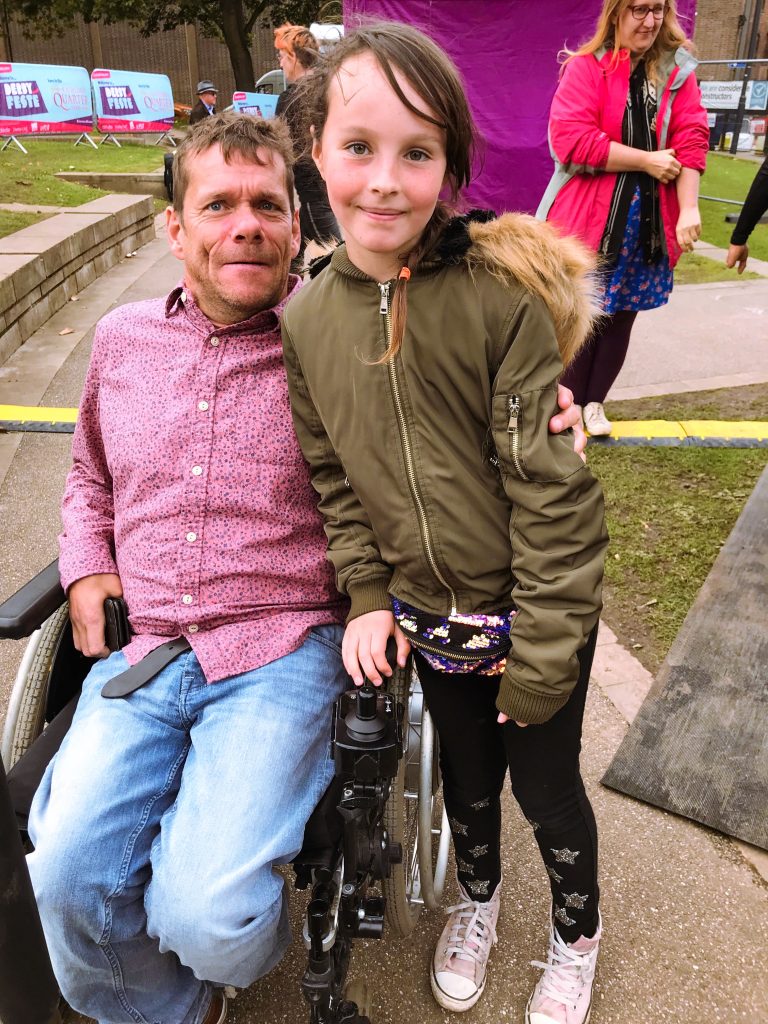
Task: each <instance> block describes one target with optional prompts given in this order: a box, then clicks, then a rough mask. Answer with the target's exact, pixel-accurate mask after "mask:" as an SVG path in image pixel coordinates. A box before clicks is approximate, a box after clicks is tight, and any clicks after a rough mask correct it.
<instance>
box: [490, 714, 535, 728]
mask: <svg viewBox="0 0 768 1024" xmlns="http://www.w3.org/2000/svg"><path fill="white" fill-rule="evenodd" d="M496 721H497V722H498V723H499V725H504V723H505V722H508V721H509V715H505V714H504V712H503V711H500V712H499V717H498V718H497V719H496ZM515 725H519V726H520V728H521V729H527V728H528V722H515Z"/></svg>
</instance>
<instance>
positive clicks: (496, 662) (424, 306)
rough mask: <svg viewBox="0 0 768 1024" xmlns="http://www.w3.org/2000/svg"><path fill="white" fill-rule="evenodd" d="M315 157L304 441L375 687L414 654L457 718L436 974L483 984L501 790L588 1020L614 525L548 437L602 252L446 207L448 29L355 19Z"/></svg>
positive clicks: (546, 1009) (454, 999)
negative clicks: (606, 606)
mask: <svg viewBox="0 0 768 1024" xmlns="http://www.w3.org/2000/svg"><path fill="white" fill-rule="evenodd" d="M308 82H309V85H308V87H307V88H308V91H307V104H308V106H307V109H308V110H309V111H310V113H311V125H312V132H313V138H314V147H313V156H314V159H315V161H316V163H317V166H318V167H319V169H320V171H321V173H322V175H323V177H324V178H325V181H326V184H327V187H328V196H329V199H330V203H331V206H332V208H333V211H334V213H335V215H336V217H337V219H338V221H339V224H340V225H341V228H342V231H343V234H344V238H345V239H346V242H345V244H344V245H341V246H339V247H338V248H337V249H335V250H334V252H333V254H332V255H331V256H330V257H327V258H325V259H324V261H323V266H322V268H321V269H320V270H319V272H317V273H316V275H315V277H314V279H313V280H312V281H311V282H310V283H309V284H308V285H307V286H306V287H305V288H303V289H302V291H301V292H300V293H299V294H298V296H297V297H296V298H295V299H293V300H292V301H291V303H290V304H289V306H288V308H287V310H286V312H285V314H284V317H283V340H284V349H285V361H286V367H287V371H288V382H289V388H290V391H291V399H292V403H293V409H294V420H295V425H296V430H297V433H298V437H299V440H300V442H301V445H302V448H303V450H304V453H305V455H306V457H307V459H308V461H309V463H310V466H311V468H312V474H313V481H314V485H315V487H316V489H317V491H318V492H319V494H320V505H319V507H320V509H321V511H322V512H323V514H324V516H325V519H326V532H327V535H328V539H329V557H330V558H331V560H332V562H333V563H334V565H335V567H336V571H337V578H338V585H339V588H340V589H341V590H342V591H343V592H344V593H346V594H347V595H348V596H349V598H350V601H351V611H350V615H349V619H348V626H347V630H346V635H345V638H344V662H345V665H346V667H347V670H348V671H349V672H350V674H351V675H352V677H353V679H354V680H355V682H356V683H358V684H360V683H362V681H363V673H365V674H366V675H367V676H368V677H369V678H370V679H371V680H372V681H373V682H374V683H379V682H381V676H382V675H387V674H388V668H387V664H386V660H385V657H384V649H385V645H386V641H387V638H388V637H389V636H390V635H392V634H394V635H395V636H396V638H397V642H398V653H399V660H400V663H401V664H404V663H405V658H406V655H407V652H408V649H409V643H410V644H411V645H413V647H414V649H415V657H416V664H417V668H418V673H419V677H420V679H421V683H422V686H423V688H424V693H425V696H426V700H427V702H428V704H429V708H430V711H431V713H432V716H433V718H434V721H435V724H436V727H437V730H438V734H439V737H440V765H441V768H442V773H443V786H444V798H445V804H446V807H447V810H448V813H449V816H450V822H451V830H452V834H453V839H454V844H455V850H456V864H457V872H458V880H459V884H460V893H461V900H460V903H459V904H458V905H457V906H456V907H453V908H451V911H450V912H449V913H450V916H449V920H448V923H447V924H446V926H445V929H444V931H443V933H442V936H441V937H440V940H439V942H438V945H437V950H436V952H435V957H434V962H433V969H432V978H431V981H432V990H433V992H434V995H435V998H436V999H437V1001H438V1002H439V1003H440V1005H441V1006H443V1007H445V1008H447V1009H451V1010H466V1009H468V1008H469V1007H470V1006H472V1005H474V1003H476V1002H477V1000H478V999H479V997H480V995H481V994H482V991H483V987H484V984H485V974H486V965H487V961H488V955H489V952H490V949H491V945H492V944H493V943H494V942H495V941H496V932H495V928H496V921H497V918H498V913H499V901H500V890H501V867H500V849H499V847H500V828H501V821H500V792H501V788H502V785H503V780H504V775H505V773H506V771H507V768H508V767H509V770H510V772H511V777H512V786H513V791H514V794H515V797H516V798H517V800H518V802H519V803H520V805H521V807H522V809H523V811H524V813H525V815H526V817H527V818H528V820H529V822H530V824H531V827H532V828H533V830H534V834H535V837H536V840H537V842H538V845H539V848H540V850H541V855H542V858H543V860H544V865H545V868H546V871H547V872H548V874H549V877H550V881H551V884H552V900H553V908H552V914H553V918H552V922H553V923H552V930H551V936H550V951H549V958H548V962H547V964H545V965H541V966H542V967H544V974H543V976H542V978H541V980H540V981H539V983H538V985H537V986H536V989H535V991H534V993H533V995H532V997H531V1000H530V1001H529V1005H528V1008H527V1010H526V1018H525V1019H526V1021H529V1022H530V1024H551V1022H557V1024H581V1022H583V1021H585V1020H586V1018H587V1016H588V1013H589V1006H590V999H591V987H592V979H593V976H594V970H595V961H596V957H597V947H598V942H599V938H600V919H599V914H598V907H597V901H598V889H597V836H596V830H595V822H594V817H593V814H592V810H591V808H590V805H589V802H588V800H587V797H586V795H585V793H584V787H583V785H582V782H581V777H580V775H579V762H578V755H579V745H580V744H579V740H580V731H581V720H582V712H583V708H584V699H585V694H586V687H587V682H588V679H589V667H590V662H591V657H592V650H593V645H594V630H595V626H596V623H597V619H598V615H599V611H600V588H601V580H602V571H603V557H604V550H605V546H606V541H607V538H606V533H605V527H604V524H603V502H602V495H601V492H600V488H599V486H598V484H597V483H596V482H595V480H594V479H593V477H592V476H591V475H590V473H589V471H588V470H587V469H586V467H585V466H584V464H583V463H582V461H581V460H580V459H579V457H578V456H577V455H576V454H575V453H574V451H573V448H572V442H571V439H570V438H569V437H568V436H563V435H559V436H552V435H550V434H549V432H548V420H549V417H550V415H551V414H552V412H553V411H555V408H556V388H557V379H558V377H559V375H560V374H561V373H562V370H563V363H564V362H567V361H568V359H569V358H570V357H571V356H572V355H573V354H574V352H575V351H576V350H577V349H578V347H579V345H580V344H581V343H582V341H583V339H584V336H585V334H586V333H587V332H588V330H589V327H590V322H591V315H592V308H591V304H590V294H591V293H590V284H589V271H590V268H591V261H590V257H589V256H588V255H586V250H584V249H582V247H581V245H580V244H579V243H576V242H573V241H571V240H565V239H560V238H559V237H558V236H557V235H556V234H555V232H554V230H553V229H552V228H551V227H549V226H547V225H545V224H539V223H537V222H535V221H534V220H533V219H532V218H530V217H524V216H513V215H506V216H504V217H502V218H500V219H499V220H493V219H492V215H488V214H486V215H478V214H475V215H470V216H469V217H460V218H451V216H450V213H449V211H448V208H447V207H446V206H445V205H444V203H443V202H441V201H440V200H439V198H438V197H439V194H440V192H441V190H442V189H443V188H444V187H445V186H447V187H448V188H449V189H450V191H451V193H452V195H453V197H454V198H456V196H457V194H458V192H459V189H460V188H461V187H462V186H463V185H464V184H465V183H466V182H467V181H468V180H469V175H470V166H471V157H472V149H473V140H474V128H473V124H472V118H471V114H470V112H469V109H468V107H467V103H466V99H465V97H464V89H463V86H462V83H461V81H460V79H459V76H458V73H457V71H456V69H455V67H454V66H453V65H452V64H451V62H450V60H449V59H448V58H447V57H446V55H445V54H444V53H443V52H442V51H441V50H440V49H439V48H438V47H437V46H435V44H434V43H432V42H431V41H430V40H429V39H428V38H426V37H425V36H423V35H422V34H420V33H419V32H417V31H416V30H414V29H412V28H409V27H407V26H404V25H398V24H394V23H386V24H380V25H373V26H369V27H366V28H364V29H360V30H357V31H355V32H352V33H351V34H350V35H348V36H347V37H346V38H345V39H344V40H343V41H342V42H341V43H339V44H338V46H337V47H336V48H335V49H334V50H333V51H332V53H331V54H330V56H329V57H328V58H327V59H326V60H325V61H323V62H322V63H321V64H320V66H319V68H318V69H317V70H316V71H315V72H313V75H312V76H311V77H310V78H309V79H308Z"/></svg>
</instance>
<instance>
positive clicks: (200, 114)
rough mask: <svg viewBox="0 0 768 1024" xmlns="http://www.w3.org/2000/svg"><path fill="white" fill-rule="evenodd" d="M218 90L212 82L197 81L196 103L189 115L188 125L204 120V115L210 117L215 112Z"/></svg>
mask: <svg viewBox="0 0 768 1024" xmlns="http://www.w3.org/2000/svg"><path fill="white" fill-rule="evenodd" d="M217 95H218V90H217V88H216V86H215V85H214V84H213V82H208V81H204V82H198V83H197V103H196V104H195V105H194V107H192V111H191V113H190V115H189V123H190V126H191V125H193V124H197V122H198V121H204V120H205V118H206V117H212V116H213V114H215V113H216V96H217Z"/></svg>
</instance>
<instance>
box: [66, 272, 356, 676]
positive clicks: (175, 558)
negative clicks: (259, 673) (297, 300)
mask: <svg viewBox="0 0 768 1024" xmlns="http://www.w3.org/2000/svg"><path fill="white" fill-rule="evenodd" d="M299 286H300V282H299V280H298V279H297V278H291V281H290V283H289V289H290V290H289V297H290V294H292V293H293V292H294V291H295V290H296V289H297V288H298V287H299ZM285 301H287V300H285ZM283 305H284V302H283V303H280V304H279V305H278V306H276V307H275V308H273V309H270V310H267V311H265V312H262V313H258V314H257V315H256V316H254V317H251V319H249V320H245V321H243V322H242V323H239V324H235V325H234V326H232V327H226V328H222V329H219V328H216V327H214V325H213V324H212V323H211V322H210V320H208V319H207V317H206V316H205V315H204V314H203V313H202V312H201V310H200V309H199V308H198V306H197V305H196V304H195V302H194V301H193V299H192V298H191V296H189V295H187V294H186V293H185V292H184V291H183V290H182V288H181V287H179V288H176V289H174V291H172V292H171V294H170V296H169V297H168V299H167V300H163V299H152V300H150V301H147V302H138V303H133V304H131V305H127V306H122V307H120V308H119V309H116V310H114V311H112V312H111V313H109V314H108V315H107V316H105V317H104V318H103V320H102V321H101V322H100V324H99V326H98V328H97V330H96V334H95V336H94V341H93V353H92V355H91V363H90V367H89V370H88V375H87V377H86V381H85V387H84V390H83V396H82V400H81V403H80V415H79V419H78V423H77V428H76V430H75V436H74V441H73V448H72V453H73V466H72V469H71V471H70V473H69V477H68V479H67V487H66V491H65V494H64V502H63V506H62V519H63V522H64V532H63V533H62V535H61V537H60V539H59V542H60V550H61V556H60V561H59V564H60V570H61V580H62V584H63V586H64V588H65V589H66V588H68V587H69V586H70V585H71V584H72V583H74V582H75V580H78V579H81V578H82V577H83V576H89V575H91V574H93V573H105V572H112V573H114V572H116V573H118V574H119V576H120V579H121V581H122V585H123V591H124V596H125V600H126V603H127V605H128V611H129V616H130V622H131V627H132V629H133V632H134V634H135V635H134V638H133V640H132V641H131V643H130V644H129V645H128V646H127V647H126V648H124V653H125V655H126V657H127V658H128V661H129V663H130V664H132V665H133V664H135V663H136V662H137V661H140V660H141V659H142V658H143V657H144V656H145V655H147V654H148V653H149V652H150V651H151V650H153V649H154V648H155V647H157V646H159V645H160V644H161V643H163V642H165V641H166V640H169V639H172V638H175V637H178V636H185V637H187V639H188V640H189V642H190V643H191V645H192V649H193V650H194V652H195V654H196V655H197V657H198V659H199V661H200V664H201V666H202V669H203V671H204V673H205V677H206V679H207V680H208V682H216V681H217V680H220V679H225V678H227V677H229V676H234V675H239V674H240V673H242V672H247V671H250V670H251V669H254V668H258V667H260V666H262V665H266V664H268V663H269V662H270V661H274V660H275V659H276V658H280V657H282V656H283V655H285V654H288V653H290V652H291V651H293V650H295V649H296V648H297V647H299V646H300V644H301V643H302V641H303V639H304V637H305V636H306V634H307V632H308V630H309V629H311V627H312V626H316V625H319V624H321V623H328V622H341V621H343V619H344V615H345V612H346V606H345V602H344V601H342V599H341V598H340V596H339V594H338V592H337V590H336V586H335V584H334V578H333V573H332V569H331V566H330V564H329V562H328V561H327V560H326V557H325V549H326V540H325V535H324V533H323V527H322V521H321V518H320V515H319V513H318V511H317V495H316V493H315V491H314V490H313V488H312V485H311V483H310V477H309V469H308V467H307V465H306V463H305V461H304V458H303V456H302V454H301V449H300V448H299V444H298V441H297V440H296V437H295V435H294V432H293V423H292V420H291V410H290V403H289V401H288V390H287V386H286V380H285V371H284V369H283V360H282V346H281V341H280V328H279V316H280V313H281V311H282V307H283Z"/></svg>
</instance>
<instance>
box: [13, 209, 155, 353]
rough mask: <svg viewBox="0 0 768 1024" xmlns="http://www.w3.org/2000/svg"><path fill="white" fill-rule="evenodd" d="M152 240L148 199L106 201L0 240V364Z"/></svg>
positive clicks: (152, 211)
mask: <svg viewBox="0 0 768 1024" xmlns="http://www.w3.org/2000/svg"><path fill="white" fill-rule="evenodd" d="M154 237H155V225H154V207H153V203H152V199H151V198H150V197H149V196H141V197H138V196H129V195H110V196H102V197H101V198H100V199H94V200H92V201H91V202H90V203H85V204H84V205H82V206H73V207H72V208H71V210H67V211H65V212H62V213H59V214H56V216H54V217H49V218H48V220H43V221H40V222H39V223H38V224H31V225H30V226H29V227H27V228H22V230H21V231H16V232H15V233H14V234H12V235H8V236H6V237H5V238H0V364H1V363H3V362H5V360H6V359H7V358H8V357H9V356H10V355H11V354H12V353H13V352H15V351H16V349H17V348H18V347H19V346H20V345H21V344H22V342H24V341H26V339H27V338H28V337H29V336H30V335H31V334H33V333H34V332H35V331H36V330H37V328H38V327H40V326H41V324H43V323H45V321H46V320H48V319H49V318H50V317H51V316H52V315H53V314H54V313H55V312H56V310H58V309H61V307H62V306H63V305H64V304H65V303H66V302H67V301H68V300H69V299H70V298H71V296H72V295H76V294H77V293H78V292H79V291H82V289H83V288H85V287H86V286H87V285H89V284H91V282H92V281H95V280H96V278H97V277H98V276H99V275H100V274H103V273H104V272H105V271H106V270H109V268H110V267H112V266H114V265H115V263H117V262H118V261H119V260H121V259H122V258H123V257H124V256H126V255H127V253H129V252H133V251H134V250H136V249H138V248H139V247H140V246H142V245H145V244H146V243H147V242H150V241H152V239H153V238H154Z"/></svg>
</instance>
